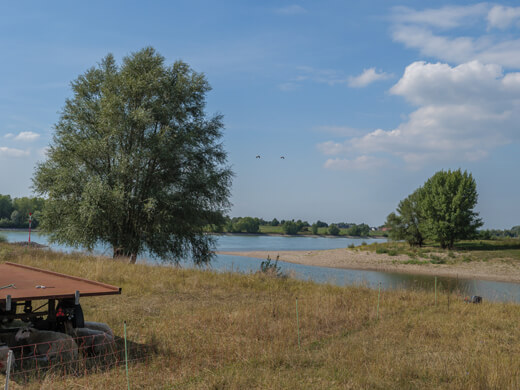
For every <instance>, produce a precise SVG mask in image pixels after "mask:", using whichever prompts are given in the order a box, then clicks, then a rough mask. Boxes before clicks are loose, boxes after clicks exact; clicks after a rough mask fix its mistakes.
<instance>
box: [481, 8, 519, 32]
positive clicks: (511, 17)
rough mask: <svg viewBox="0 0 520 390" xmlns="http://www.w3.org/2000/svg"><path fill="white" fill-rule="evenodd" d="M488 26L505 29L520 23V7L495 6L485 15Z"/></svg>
mask: <svg viewBox="0 0 520 390" xmlns="http://www.w3.org/2000/svg"><path fill="white" fill-rule="evenodd" d="M487 20H488V26H489V27H490V28H492V27H495V28H499V29H502V30H503V29H506V28H508V27H509V26H511V25H512V24H515V23H516V24H518V22H519V21H520V7H503V6H501V5H495V6H494V7H493V8H491V10H490V11H489V13H488V15H487Z"/></svg>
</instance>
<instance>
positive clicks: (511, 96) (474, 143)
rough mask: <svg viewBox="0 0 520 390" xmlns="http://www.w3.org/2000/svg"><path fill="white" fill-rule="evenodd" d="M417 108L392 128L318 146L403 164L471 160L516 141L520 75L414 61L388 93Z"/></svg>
mask: <svg viewBox="0 0 520 390" xmlns="http://www.w3.org/2000/svg"><path fill="white" fill-rule="evenodd" d="M390 92H391V93H392V94H395V95H400V96H402V97H404V98H405V99H406V100H408V101H410V102H411V103H413V104H415V105H417V106H418V108H417V109H416V110H415V111H414V112H412V113H411V114H410V115H409V118H408V120H407V121H406V122H404V123H402V124H400V125H399V126H398V128H396V129H393V130H387V131H385V130H382V129H378V130H375V131H373V132H370V133H368V134H366V135H364V136H362V137H354V138H351V139H350V140H348V141H346V142H345V143H334V142H332V141H329V142H325V143H323V144H320V145H319V148H320V150H321V151H322V152H323V153H324V154H327V155H334V154H340V153H344V152H356V153H358V154H361V155H365V156H367V155H373V154H379V153H383V154H389V155H394V156H397V157H400V158H402V159H403V160H404V161H405V162H406V163H408V164H423V163H426V162H429V161H446V160H451V161H475V160H479V159H481V158H484V157H486V156H487V155H488V154H489V152H490V151H491V150H492V149H494V148H496V147H498V146H500V145H504V144H507V143H509V142H512V141H513V140H516V139H518V138H520V137H519V135H520V134H519V130H518V126H517V124H518V123H519V122H520V73H509V74H507V75H504V74H503V72H502V69H501V68H500V67H499V66H497V65H484V64H482V63H480V62H477V61H473V62H470V63H467V64H462V65H459V66H456V67H451V66H449V65H447V64H439V63H437V64H429V63H425V62H415V63H413V64H411V65H409V66H408V67H407V68H406V70H405V72H404V75H403V77H402V78H401V79H400V80H399V82H398V83H397V84H395V85H394V86H393V87H392V89H391V90H390Z"/></svg>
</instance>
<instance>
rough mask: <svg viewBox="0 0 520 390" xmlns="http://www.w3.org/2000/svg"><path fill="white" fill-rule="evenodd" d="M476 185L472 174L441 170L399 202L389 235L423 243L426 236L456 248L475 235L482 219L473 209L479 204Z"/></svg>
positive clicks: (411, 242)
mask: <svg viewBox="0 0 520 390" xmlns="http://www.w3.org/2000/svg"><path fill="white" fill-rule="evenodd" d="M477 198H478V194H477V186H476V183H475V180H474V179H473V177H472V175H471V174H470V173H467V172H466V171H464V172H462V171H461V170H460V169H458V170H456V171H453V172H452V171H450V170H448V171H440V172H437V173H436V174H435V175H433V176H432V177H431V178H429V179H428V180H427V181H426V182H425V183H424V185H423V186H422V187H420V188H418V189H417V190H416V191H415V192H414V193H413V194H411V195H410V196H408V197H407V198H406V199H404V200H402V201H401V202H400V203H399V206H398V208H397V214H396V213H391V214H390V215H389V216H388V218H387V226H388V227H390V228H391V230H390V237H391V238H394V239H398V240H406V241H407V242H408V243H409V244H410V245H421V244H422V243H423V241H424V239H426V238H427V239H430V240H433V241H436V242H438V243H439V244H440V246H441V247H442V248H453V245H454V243H455V241H457V240H461V239H467V238H473V237H475V236H476V234H477V229H478V228H479V227H480V226H482V220H481V219H480V218H478V213H476V212H475V211H474V210H473V209H474V207H475V206H476V204H477Z"/></svg>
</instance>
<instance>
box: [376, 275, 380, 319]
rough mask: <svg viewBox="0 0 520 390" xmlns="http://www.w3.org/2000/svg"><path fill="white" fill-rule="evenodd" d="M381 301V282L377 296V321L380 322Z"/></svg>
mask: <svg viewBox="0 0 520 390" xmlns="http://www.w3.org/2000/svg"><path fill="white" fill-rule="evenodd" d="M380 299H381V282H379V293H378V294H377V319H378V320H379V300H380Z"/></svg>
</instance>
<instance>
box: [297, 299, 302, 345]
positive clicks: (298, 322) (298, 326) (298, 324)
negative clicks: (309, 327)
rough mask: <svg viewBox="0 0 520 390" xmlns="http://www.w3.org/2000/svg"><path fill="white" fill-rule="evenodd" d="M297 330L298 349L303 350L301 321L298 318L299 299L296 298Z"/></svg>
mask: <svg viewBox="0 0 520 390" xmlns="http://www.w3.org/2000/svg"><path fill="white" fill-rule="evenodd" d="M296 328H297V331H298V348H299V349H302V347H301V345H300V320H299V318H298V298H296Z"/></svg>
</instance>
